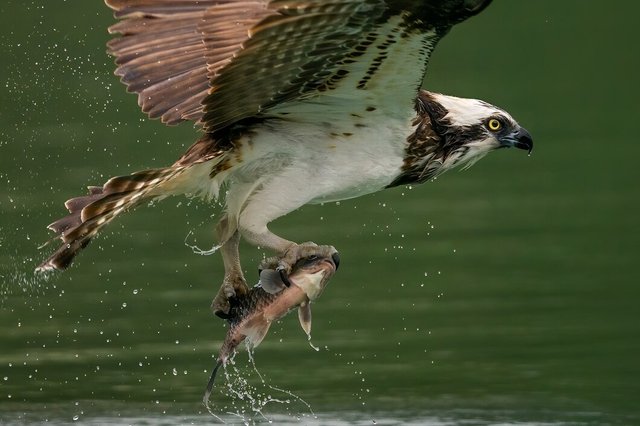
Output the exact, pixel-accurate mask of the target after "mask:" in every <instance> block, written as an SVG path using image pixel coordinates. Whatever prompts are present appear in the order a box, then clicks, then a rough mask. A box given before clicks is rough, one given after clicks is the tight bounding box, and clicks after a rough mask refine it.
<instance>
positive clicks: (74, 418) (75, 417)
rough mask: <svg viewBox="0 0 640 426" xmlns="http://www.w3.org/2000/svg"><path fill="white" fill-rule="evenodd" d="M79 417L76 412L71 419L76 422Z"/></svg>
mask: <svg viewBox="0 0 640 426" xmlns="http://www.w3.org/2000/svg"><path fill="white" fill-rule="evenodd" d="M79 418H80V416H79V415H77V414H76V415H75V416H73V421H74V422H77V421H78V419H79Z"/></svg>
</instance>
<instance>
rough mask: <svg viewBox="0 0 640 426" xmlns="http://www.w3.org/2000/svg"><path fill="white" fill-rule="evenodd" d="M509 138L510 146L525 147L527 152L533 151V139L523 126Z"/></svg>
mask: <svg viewBox="0 0 640 426" xmlns="http://www.w3.org/2000/svg"><path fill="white" fill-rule="evenodd" d="M509 139H510V140H511V144H512V146H514V147H516V148H519V149H526V150H527V151H528V152H529V154H531V151H533V139H532V138H531V134H529V132H527V129H525V128H524V127H520V128H519V129H518V130H517V131H516V132H514V133H513V136H512V137H511V138H509Z"/></svg>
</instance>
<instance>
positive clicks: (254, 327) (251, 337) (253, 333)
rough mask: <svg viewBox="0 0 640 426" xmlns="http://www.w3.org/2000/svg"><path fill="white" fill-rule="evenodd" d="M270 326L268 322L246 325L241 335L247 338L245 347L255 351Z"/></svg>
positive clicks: (255, 322) (254, 322)
mask: <svg viewBox="0 0 640 426" xmlns="http://www.w3.org/2000/svg"><path fill="white" fill-rule="evenodd" d="M270 326H271V323H270V322H269V321H265V322H261V321H253V324H251V323H250V324H247V326H246V327H245V329H244V333H243V334H244V335H245V336H247V340H246V341H247V346H248V347H249V348H250V349H255V348H256V347H257V346H258V345H259V344H260V342H262V339H264V336H266V335H267V332H268V331H269V327H270Z"/></svg>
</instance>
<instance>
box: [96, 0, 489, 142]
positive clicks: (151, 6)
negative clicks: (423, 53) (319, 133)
mask: <svg viewBox="0 0 640 426" xmlns="http://www.w3.org/2000/svg"><path fill="white" fill-rule="evenodd" d="M490 1H491V0H421V1H418V0H106V3H107V5H108V6H109V7H111V8H112V9H113V10H114V14H115V16H116V17H117V18H119V19H121V21H120V22H118V23H116V24H115V25H113V26H111V27H110V29H109V30H110V32H111V33H119V34H121V37H118V38H115V39H113V40H111V41H110V42H109V45H108V46H109V50H110V52H111V53H112V54H113V55H114V56H115V57H116V64H117V69H116V72H115V73H116V75H118V76H120V78H121V80H122V82H123V83H124V84H126V85H127V88H128V91H130V92H134V93H137V94H138V104H139V105H140V106H141V108H142V110H143V111H144V112H145V113H147V114H149V116H150V117H151V118H160V119H161V120H162V122H164V123H166V124H177V123H179V122H181V121H184V120H193V121H196V122H198V123H199V124H201V125H202V126H203V127H204V129H205V130H206V131H208V132H216V131H218V130H221V129H224V128H225V127H227V126H229V125H232V124H233V123H236V122H238V121H241V120H243V119H247V118H251V117H253V116H256V115H260V114H263V113H265V112H266V111H268V110H269V109H270V108H273V107H274V106H275V105H278V104H281V103H284V102H289V101H293V100H300V99H305V98H307V97H310V96H315V95H317V91H316V89H318V88H319V87H323V86H325V85H326V84H327V83H328V82H329V81H330V79H331V78H332V76H335V73H336V72H337V71H339V69H340V66H341V64H344V63H345V62H348V61H353V60H354V59H353V58H352V59H348V58H347V56H348V55H350V54H351V53H353V48H354V46H356V45H358V43H359V42H362V39H363V37H366V35H367V33H368V31H369V30H370V29H371V28H373V27H374V26H375V25H377V24H380V23H382V22H384V21H385V20H386V19H388V18H389V17H390V16H396V15H402V16H406V18H407V19H406V21H407V22H406V25H407V26H411V27H420V28H424V29H429V30H431V29H437V34H438V38H440V37H442V36H443V35H444V34H446V32H447V31H448V30H449V28H450V27H451V26H452V25H454V24H456V23H458V22H461V21H463V20H464V19H466V18H468V17H470V16H473V15H475V14H477V13H479V12H480V11H482V10H483V9H484V8H485V7H486V6H487V5H488V4H489V3H490ZM436 41H437V40H436Z"/></svg>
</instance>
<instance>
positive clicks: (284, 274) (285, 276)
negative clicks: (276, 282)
mask: <svg viewBox="0 0 640 426" xmlns="http://www.w3.org/2000/svg"><path fill="white" fill-rule="evenodd" d="M276 271H278V273H279V274H280V278H281V279H282V282H283V283H284V285H286V286H287V287H291V281H289V274H287V272H286V268H285V267H284V266H278V267H277V268H276Z"/></svg>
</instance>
